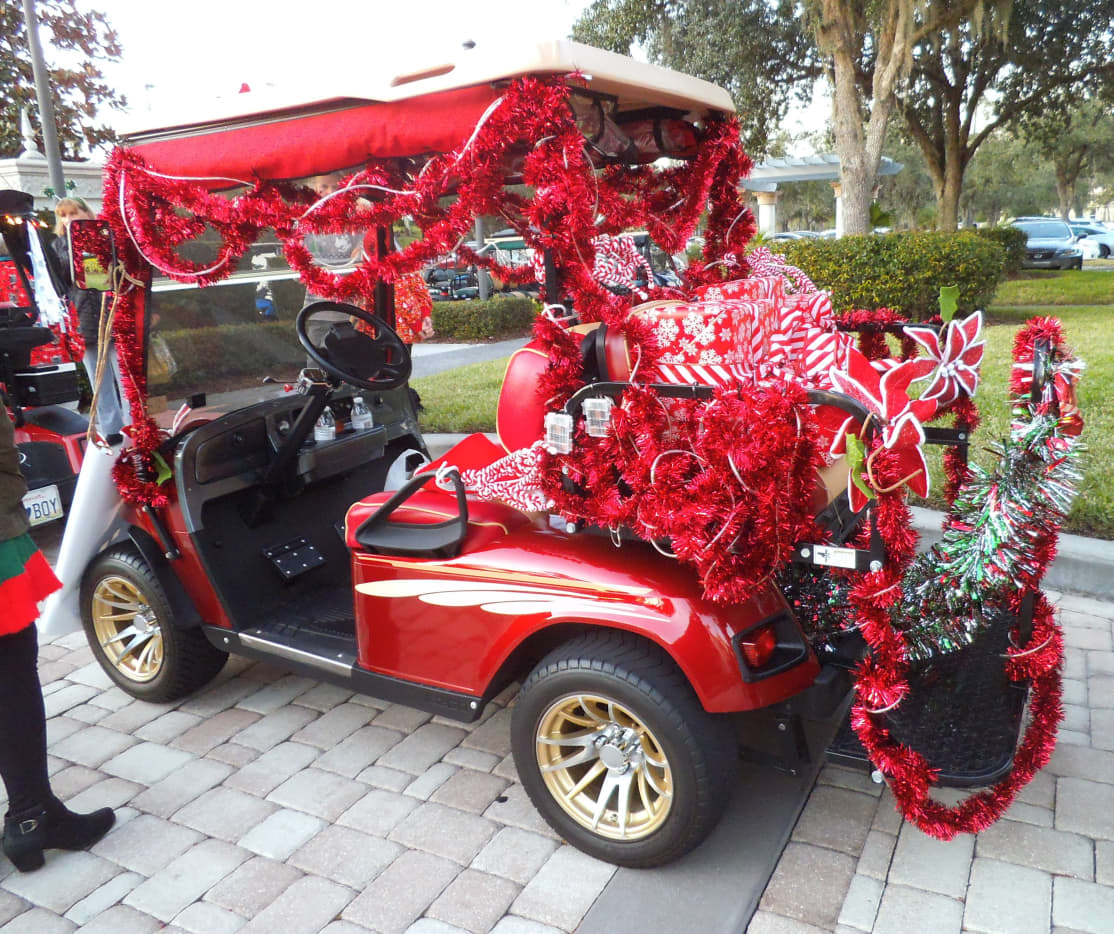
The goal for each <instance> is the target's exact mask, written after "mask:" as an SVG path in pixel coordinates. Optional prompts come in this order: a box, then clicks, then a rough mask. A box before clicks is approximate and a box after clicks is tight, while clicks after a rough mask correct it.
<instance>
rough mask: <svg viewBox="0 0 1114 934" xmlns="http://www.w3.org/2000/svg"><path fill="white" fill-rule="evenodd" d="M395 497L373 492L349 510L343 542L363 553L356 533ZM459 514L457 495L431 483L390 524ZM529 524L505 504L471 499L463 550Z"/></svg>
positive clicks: (430, 521) (431, 522) (432, 520)
mask: <svg viewBox="0 0 1114 934" xmlns="http://www.w3.org/2000/svg"><path fill="white" fill-rule="evenodd" d="M450 453H451V452H450ZM393 495H394V493H393V491H390V490H387V491H384V492H382V493H373V494H372V495H371V496H368V497H365V498H364V499H361V500H360V501H359V502H358V503H354V504H353V505H352V506H351V507H350V508H349V510H348V513H347V515H346V516H345V517H344V540H345V542H346V543H347V545H348V547H349V548H350V549H351V550H352V551H363V547H362V546H361V545H360V543H359V542H357V541H356V530H357V529H358V528H359V527H360V526H361V525H362V524H363V523H364V521H365V520H366V519H367V518H368V517H369V516H371V515H372V514H373V513H374V512H375V511H376V510H377V509H378V508H379V507H380V506H382V505H383V503H385V502H386V501H387V500H388V499H390V498H391V496H393ZM458 514H459V513H458V511H457V504H456V496H455V495H454V494H452V493H445V492H443V491H442V490H440V489H438V488H437V487H435V486H434V485H433V481H432V480H431V481H430V482H429V485H428V486H427V487H425V488H424V489H421V490H419V491H418V492H417V493H415V494H414V495H413V496H411V497H410V499H408V500H407V501H406V502H405V503H403V504H402V505H401V506H399V507H398V509H396V510H395V511H394V512H393V513H392V514H391V520H390V521H392V522H406V523H414V524H417V525H434V524H436V523H439V522H446V521H448V520H449V519H452V518H455V517H456V516H457V515H458ZM529 523H530V518H529V517H528V516H526V515H525V514H524V513H521V512H519V511H518V510H517V509H513V508H512V507H510V506H507V505H505V504H504V503H495V502H491V501H489V500H482V499H478V498H476V497H473V496H469V497H468V534H467V535H466V536H465V539H464V543H463V545H462V547H461V551H463V552H465V553H467V552H469V551H474V550H475V549H477V548H482V547H483V546H484V545H487V544H489V543H491V542H493V541H495V540H496V539H497V538H500V537H501V536H503V535H506V534H508V533H509V532H512V531H514V530H515V529H518V528H521V527H522V526H524V525H528V524H529Z"/></svg>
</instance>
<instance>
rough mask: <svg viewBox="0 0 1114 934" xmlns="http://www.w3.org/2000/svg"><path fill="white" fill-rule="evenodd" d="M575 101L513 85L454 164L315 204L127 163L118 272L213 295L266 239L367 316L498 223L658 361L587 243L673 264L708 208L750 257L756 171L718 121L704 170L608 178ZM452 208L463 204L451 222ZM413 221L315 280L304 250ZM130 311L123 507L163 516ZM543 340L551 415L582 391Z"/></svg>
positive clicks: (447, 158)
mask: <svg viewBox="0 0 1114 934" xmlns="http://www.w3.org/2000/svg"><path fill="white" fill-rule="evenodd" d="M568 96H569V89H568V87H567V86H566V85H565V83H564V81H563V79H561V78H549V79H541V78H522V79H519V80H516V81H514V82H512V83H511V85H510V86H508V87H507V88H506V89H505V91H504V92H503V95H502V97H501V98H500V100H499V102H498V105H497V106H495V107H493V108H492V109H491V110H490V111H489V113H488V115H487V117H486V119H485V120H484V121H483V122H482V123H481V124H480V125H479V126H478V127H477V129H476V131H475V132H474V134H473V135H472V137H471V139H470V140H469V141H468V143H467V145H465V143H464V141H463V140H462V141H461V148H460V149H459V150H458V151H457V152H454V153H447V154H442V155H436V156H434V157H433V158H431V159H429V160H428V161H427V162H425V163H424V164H423V165H420V166H419V165H418V164H417V163H415V164H413V165H411V166H409V167H407V166H406V165H400V164H399V163H397V162H376V161H372V162H369V164H368V165H367V166H366V167H365V168H363V169H361V170H359V171H357V172H355V173H353V174H352V175H350V176H349V177H348V178H346V179H344V180H343V181H342V190H341V191H340V192H338V193H337V194H335V195H332V196H329V197H328V198H326V199H321V200H318V199H317V198H316V197H315V196H314V195H313V194H312V193H311V192H310V191H309V190H308V189H307V188H303V187H299V186H297V185H292V184H289V183H285V182H271V181H267V180H260V181H258V182H257V183H256V184H255V185H253V186H252V187H250V188H246V189H241V190H239V191H238V193H236V194H234V195H233V196H231V197H229V196H228V195H225V194H221V193H218V192H214V191H213V190H212V187H211V183H212V180H210V179H195V180H183V179H176V178H168V177H166V176H163V175H160V174H159V173H157V172H155V171H154V170H152V169H150V168H149V167H147V166H146V165H144V164H143V162H142V160H141V159H139V158H138V157H137V156H135V155H134V154H132V153H130V152H128V151H126V150H120V149H118V150H116V151H115V152H114V153H113V154H112V157H111V158H110V160H109V164H108V166H107V168H106V173H105V177H106V184H105V216H106V218H107V219H108V221H109V223H110V225H111V226H112V229H113V233H114V235H115V240H116V243H117V244H118V246H119V250H120V258H121V259H122V261H123V265H124V267H125V269H126V270H127V271H128V273H129V275H130V276H131V277H132V279H133V280H135V281H137V282H138V281H140V280H143V279H144V278H145V277H146V276H147V275H149V271H150V267H151V266H153V267H155V268H156V269H159V270H160V271H162V272H163V273H165V274H166V275H168V276H170V277H171V278H175V279H178V280H180V281H187V282H192V283H195V284H197V285H207V284H210V283H213V282H216V281H219V280H220V279H223V278H224V277H226V276H227V275H229V274H231V273H232V272H233V271H234V269H235V267H236V263H237V262H238V261H239V260H240V258H241V257H243V255H244V253H245V252H246V251H247V249H248V248H249V247H250V246H251V244H252V243H254V242H255V241H256V239H257V238H258V237H259V235H260V234H261V233H262V232H263V231H264V230H267V229H271V230H273V232H274V234H275V236H276V237H277V238H278V239H279V240H280V241H281V242H282V244H283V253H284V255H285V257H286V259H287V261H288V262H289V263H290V266H291V267H292V268H293V269H294V270H295V271H296V272H297V273H298V275H299V277H300V279H301V281H302V282H303V283H305V284H306V286H307V287H308V288H309V290H310V291H311V292H312V293H313V294H315V295H321V296H324V297H327V298H332V299H334V300H339V301H351V302H354V303H356V304H359V305H363V306H364V307H370V303H371V302H372V301H373V295H374V288H375V285H376V283H377V282H379V281H383V282H394V281H396V280H398V279H399V278H400V277H401V276H403V275H405V274H407V273H411V272H414V271H416V270H419V269H420V268H422V267H423V266H425V265H428V264H429V263H430V262H432V261H434V260H435V259H436V258H437V257H439V256H441V255H444V254H447V253H451V252H453V251H454V250H460V251H462V252H463V253H464V255H471V254H470V251H468V250H467V248H465V247H463V241H464V240H465V239H466V238H467V237H468V236H469V234H470V232H471V229H472V224H473V219H474V218H475V217H476V216H481V215H491V214H497V215H500V216H502V217H504V218H505V219H506V221H507V222H508V224H509V225H510V226H511V227H512V228H513V229H515V230H516V231H517V232H518V233H519V234H520V235H521V236H522V237H523V239H524V241H525V242H526V244H527V245H528V246H530V247H532V248H534V249H535V250H537V251H539V252H540V251H543V250H547V249H548V250H550V251H551V253H552V257H553V261H554V264H555V266H556V268H557V270H558V272H559V274H560V276H561V278H562V282H563V285H564V287H565V289H566V290H567V292H568V294H571V295H573V296H574V298H575V304H576V309H577V314H578V315H579V317H580V319H581V320H582V321H595V320H602V321H605V322H606V323H607V324H608V325H609V326H612V327H614V328H616V329H622V330H624V331H625V333H626V337H627V341H628V344H629V345H630V347H631V352H632V355H634V356H635V357H636V358H637V357H640V356H641V355H642V354H643V353H644V352H650V351H652V348H653V344H652V338H651V336H650V333H649V331H648V329H646V328H645V327H642V326H640V325H637V324H633V323H627V322H626V317H627V312H628V310H629V308H630V307H631V304H632V303H633V302H634V301H635V300H636V299H635V298H634V297H633V296H619V295H615V294H612V293H611V292H610V291H608V290H607V289H605V288H603V287H602V286H601V285H600V284H599V283H598V282H596V281H595V279H594V278H593V277H592V270H593V265H594V261H595V254H594V248H593V246H592V240H593V238H594V237H596V236H598V235H600V234H610V235H614V234H618V233H621V232H622V231H623V230H627V229H631V228H637V227H644V228H646V229H647V230H649V231H650V232H651V234H652V235H653V237H654V239H655V240H656V242H657V243H658V244H659V245H661V246H662V247H663V248H664V249H666V250H667V251H670V252H677V251H680V250H681V249H683V248H684V245H685V243H686V242H687V240H688V238H689V237H690V236H691V235H692V232H693V229H694V228H695V225H696V222H697V220H698V219H699V217H700V213H701V211H702V210H703V208H704V206H705V204H706V202H707V200H708V198H709V197H711V198H712V199H713V200H714V201H715V206H714V208H713V210H712V212H711V216H710V218H709V220H708V232H707V238H708V243H709V245H710V246H711V247H712V250H715V249H722V250H734V251H737V252H738V254H739V255H742V252H743V247H744V246H745V244H746V242H747V241H748V240H749V239H750V238H751V237H752V236H753V234H754V230H755V225H754V219H753V216H752V215H751V213H750V211H749V210H747V209H746V208H745V207H744V206H743V204H742V202H741V200H740V196H739V192H738V188H737V181H738V179H739V178H740V177H742V176H743V175H745V174H746V173H747V172H749V169H750V165H751V163H750V160H749V159H748V158H747V156H746V155H745V153H744V152H743V151H742V147H741V146H740V144H739V134H738V125H737V122H736V121H735V120H734V119H724V120H711V121H710V122H709V124H708V126H707V127H706V128H705V129H704V130H703V131H702V132H703V136H704V139H703V143H702V145H701V147H700V153H699V155H698V156H697V157H696V158H695V159H693V160H691V161H690V162H688V163H684V164H681V165H679V166H676V167H673V168H668V169H665V170H659V169H655V168H653V167H652V166H634V167H631V166H622V165H615V166H610V167H608V168H606V169H605V170H603V171H602V172H601V171H599V170H597V168H596V166H595V164H594V162H593V158H594V154H593V153H591V152H590V151H589V150H588V147H587V146H586V144H585V140H584V137H583V136H582V135H581V133H580V131H579V129H578V128H577V125H576V121H575V119H574V117H573V114H572V112H571V110H570V108H569V107H568V103H567V102H568ZM523 152H525V153H526V155H525V158H522V153H523ZM512 163H514V164H515V165H516V166H517V165H520V167H521V168H520V170H521V173H522V176H523V181H524V182H525V184H526V185H527V186H529V187H530V188H531V189H532V190H533V196H532V197H526V196H522V195H516V194H514V193H509V192H507V191H506V190H505V186H504V182H505V178H506V173H507V166H508V165H510V164H512ZM419 168H420V171H419ZM450 194H455V195H456V198H455V200H454V201H453V202H452V203H451V204H449V205H448V206H447V207H446V206H443V204H444V201H445V197H446V195H450ZM404 215H409V216H411V217H413V218H414V221H415V222H416V223H417V224H418V226H419V227H420V228H421V229H422V232H423V238H422V239H421V240H418V241H415V242H414V243H412V244H410V245H409V246H407V247H406V248H405V249H403V250H400V251H398V252H390V253H388V254H387V255H385V256H371V255H365V256H364V258H363V261H362V262H360V263H358V264H357V266H356V268H355V269H354V270H353V271H351V272H349V273H347V274H338V273H335V272H332V271H330V270H328V269H324V268H321V267H320V266H318V265H316V264H315V262H314V259H313V256H312V254H311V253H310V251H309V250H308V249H307V247H306V244H305V242H304V241H305V237H306V235H308V234H318V233H336V232H341V231H350V230H352V229H353V227H354V226H357V227H361V228H371V227H374V226H376V225H387V226H389V225H390V224H392V223H393V222H395V221H396V220H398V219H399V218H401V217H403V216H404ZM206 228H209V229H212V230H214V231H216V233H217V234H218V237H219V244H218V247H217V250H216V254H215V255H214V256H213V258H212V259H211V260H208V261H206V262H195V261H190V260H187V259H185V258H183V257H182V255H181V253H180V252H179V248H180V247H181V246H182V245H183V244H185V243H187V242H189V241H191V240H194V239H196V238H197V237H198V236H199V235H200V234H201V233H202V232H203V231H205V230H206ZM710 255H715V254H714V252H711V251H710ZM472 258H473V259H474V260H475V261H476V262H477V264H478V265H481V266H484V267H485V268H488V269H490V270H492V271H494V272H496V273H497V274H498V275H499V276H500V277H502V278H504V279H506V280H508V281H511V282H519V281H523V280H524V279H525V277H526V275H527V273H526V272H524V271H523V270H521V269H516V268H514V267H505V266H501V265H500V264H498V263H497V262H496V261H495V260H494V259H492V258H486V257H476V256H474V255H473V256H472ZM713 274H717V275H718V274H720V272H719V270H716V272H715V273H711V272H709V271H707V270H705V269H704V267H701V266H697V267H696V268H695V270H694V273H693V277H694V278H693V279H692V282H697V281H702V280H701V278H700V277H702V276H703V277H710V276H711V275H713ZM135 297H136V293H135V292H134V291H129V290H128V289H127V288H125V289H124V290H122V292H121V295H120V301H119V305H118V309H117V326H116V328H115V337H116V340H117V344H118V347H119V348H120V353H121V357H122V360H123V363H124V365H123V366H122V369H123V371H124V372H123V380H122V381H123V383H124V390H125V395H126V396H127V398H128V401H129V404H130V405H131V408H132V418H133V428H132V443H133V446H134V448H135V449H136V450H135V452H134V453H133V454H129V455H128V458H126V459H122V460H121V462H120V464H119V467H118V471H117V480H118V482H119V485H120V487H121V490H122V491H123V492H124V494H125V496H126V497H127V498H129V499H130V500H132V501H134V502H140V503H150V504H151V505H156V504H159V503H161V502H163V501H164V497H163V495H162V494H161V492H160V491H159V490H158V488H157V486H156V485H155V484H153V482H151V481H148V480H146V479H143V478H144V477H145V476H146V475H147V474H148V473H150V474H151V475H152V476H153V475H154V470H153V468H154V459H153V452H154V449H155V447H156V446H157V444H158V441H159V436H158V431H157V429H156V428H155V427H154V425H153V423H152V422H151V421H150V419H149V417H148V416H147V413H146V410H145V405H144V397H145V387H144V385H143V383H144V377H143V370H142V363H143V361H142V353H141V346H142V325H141V322H139V321H137V320H136V311H135ZM538 333H539V335H541V336H544V337H547V338H548V339H549V340H550V341H552V344H553V346H554V353H553V354H552V360H551V363H550V368H549V371H548V373H547V375H546V377H545V380H544V383H545V392H546V396H547V398H551V401H552V403H553V404H555V405H558V404H560V403H561V402H563V401H564V399H565V398H567V395H568V394H569V393H570V392H571V391H573V390H574V389H575V376H574V368H573V361H572V354H573V350H572V348H571V347H570V346H568V345H569V344H570V341H569V340H568V339H567V336H562V335H560V334H558V333H557V330H556V329H555V327H554V326H551V324H550V323H547V322H546V321H544V320H540V321H539V324H538ZM137 463H138V469H137V466H136V464H137Z"/></svg>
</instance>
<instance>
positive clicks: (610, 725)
mask: <svg viewBox="0 0 1114 934" xmlns="http://www.w3.org/2000/svg"><path fill="white" fill-rule="evenodd" d="M578 711H579V713H578ZM578 720H579V721H580V722H578ZM543 735H544V736H546V737H549V741H547V742H539V740H540V739H541V737H542V736H543ZM561 736H564V737H566V739H565V740H564V741H562V742H554V741H553V740H554V739H556V738H559V737H561ZM589 736H590V737H592V739H588V738H587V737H589ZM511 747H512V750H513V752H514V759H515V765H516V767H517V769H518V774H519V777H520V778H521V779H522V784H523V786H524V787H525V788H526V792H527V794H529V796H530V800H531V801H533V803H534V806H535V807H536V808H537V809H538V811H540V812H541V814H542V816H543V817H544V818H545V819H546V821H547V822H548V823H549V825H550V826H551V827H553V829H554V830H556V831H557V832H558V833H559V834H560V835H561V836H562V837H564V838H565V839H566V840H567V841H568V842H569V843H571V844H572V845H573V846H575V847H577V848H579V849H581V850H583V851H584V852H585V853H588V854H589V855H591V856H594V857H596V858H598V859H602V860H606V861H607V862H610V863H616V864H618V865H620V866H632V867H635V868H645V867H649V866H659V865H661V864H663V863H667V862H670V861H671V860H674V859H677V858H678V857H679V856H682V855H683V854H685V853H687V852H688V851H689V850H691V849H692V848H693V847H695V846H696V845H697V844H699V843H700V842H701V841H703V840H704V838H705V837H706V836H707V835H708V834H709V833H710V832H711V830H712V828H713V827H715V825H716V823H717V822H718V821H719V819H720V817H721V816H722V814H723V811H724V809H725V808H726V807H727V804H728V801H729V800H730V798H731V794H732V791H733V789H734V786H735V782H736V776H737V774H738V765H739V757H738V745H737V742H736V739H735V732H734V730H733V728H732V725H731V723H730V722H729V721H728V719H727V718H726V717H725V716H718V715H713V714H709V713H708V712H707V711H705V710H704V708H703V707H701V705H700V702H699V700H698V699H697V697H696V695H695V693H694V692H693V690H692V687H691V686H690V685H689V683H688V681H687V680H686V679H685V677H684V675H683V674H682V673H681V672H680V670H679V669H678V668H677V666H676V665H675V664H674V662H673V661H672V659H670V658H669V657H668V656H667V655H666V654H665V653H664V652H662V651H661V650H660V649H658V648H657V647H656V646H654V645H652V644H650V643H648V642H645V641H643V640H640V639H637V638H635V637H632V636H629V635H626V634H622V633H610V632H601V633H598V634H592V635H587V636H581V637H578V638H576V639H574V640H572V641H571V642H568V643H566V644H565V645H563V646H561V647H560V648H558V649H555V650H554V651H553V652H551V653H550V654H549V655H547V656H546V657H545V658H544V659H542V661H541V662H540V663H539V664H538V666H537V668H535V669H534V671H533V673H532V674H531V675H530V677H529V678H527V680H526V683H525V684H524V685H523V686H522V692H521V693H520V695H519V698H518V701H517V703H516V704H515V707H514V716H513V719H512V722H511ZM589 747H591V748H589ZM568 748H572V749H573V750H574V751H573V752H571V753H569V754H567V755H564V754H561V753H560V752H559V750H562V749H568ZM578 749H579V750H581V751H580V752H576V751H575V750H578ZM577 757H579V761H577V762H572V761H569V760H572V759H574V758H577ZM543 760H546V761H543ZM556 760H559V761H556ZM663 763H664V768H662V764H663ZM543 766H548V768H546V769H545V771H543ZM594 770H595V771H596V775H595V777H592V778H589V777H588V773H590V772H592V771H594ZM599 770H602V771H599ZM585 782H587V783H586V784H585ZM582 784H583V785H584V787H583V788H580V786H581V785H582ZM624 784H625V785H626V787H627V795H628V806H627V807H626V808H624V809H623V810H625V811H626V812H627V820H626V821H625V822H622V821H621V820H620V818H621V816H622V815H621V813H620V808H621V806H622V801H623V791H622V786H623V785H624ZM578 789H579V790H578ZM663 792H668V793H663ZM601 802H602V806H603V807H602V808H601ZM612 804H614V805H616V806H615V807H611V806H610V805H612ZM590 811H591V814H590V813H589V812H590ZM598 814H602V817H601V818H597V819H596V820H595V821H594V823H595V827H593V826H592V823H593V821H592V819H591V818H592V817H593V815H598ZM624 823H625V824H626V826H624Z"/></svg>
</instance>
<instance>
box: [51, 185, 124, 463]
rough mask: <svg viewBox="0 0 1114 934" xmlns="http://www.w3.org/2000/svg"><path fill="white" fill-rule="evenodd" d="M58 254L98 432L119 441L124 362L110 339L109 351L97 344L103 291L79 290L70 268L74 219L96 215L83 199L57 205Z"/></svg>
mask: <svg viewBox="0 0 1114 934" xmlns="http://www.w3.org/2000/svg"><path fill="white" fill-rule="evenodd" d="M54 217H55V225H54V232H55V234H57V235H58V239H57V240H55V241H54V244H53V247H54V251H55V253H56V254H57V255H58V258H59V260H61V266H62V278H63V280H64V281H65V283H66V286H67V288H68V289H69V299H70V301H71V302H73V304H74V307H75V308H76V309H77V326H78V330H79V331H80V332H81V337H82V339H83V340H84V341H85V356H83V357H82V358H81V362H82V364H83V365H84V367H85V372H86V373H88V374H89V385H90V386H92V387H94V391H95V392H96V393H97V410H96V413H95V414H96V423H97V432H98V434H100V436H101V437H102V438H104V439H105V440H108V441H113V440H115V438H114V436H116V435H119V433H120V429H121V428H123V426H124V423H125V418H124V406H123V402H122V401H121V393H120V363H119V360H118V359H117V357H116V347H115V346H114V345H113V344H112V343H111V342H110V343H109V345H108V348H107V350H103V348H100V347H98V346H97V342H98V339H99V336H100V324H101V300H102V297H103V293H101V292H98V291H96V290H95V289H79V288H77V287H76V286H75V285H74V284H73V270H72V269H71V268H70V252H69V238H68V237H67V236H66V234H67V232H68V231H69V227H70V222H71V221H73V220H94V219H95V215H94V214H93V212H92V211H91V210H89V205H87V204H86V203H85V202H84V201H83V200H82V199H81V198H63V199H62V200H61V201H59V202H58V204H56V205H55V207H54ZM102 351H103V353H106V354H107V359H106V361H105V365H104V368H103V372H102V374H101V384H100V389H99V390H97V388H96V386H97V383H96V380H97V361H98V359H99V358H100V356H101V355H102Z"/></svg>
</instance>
